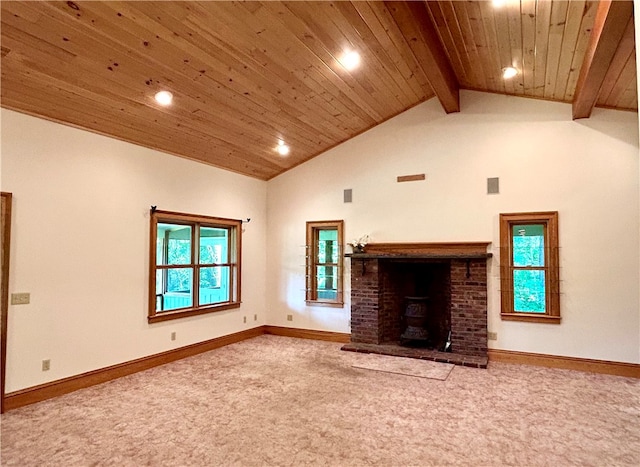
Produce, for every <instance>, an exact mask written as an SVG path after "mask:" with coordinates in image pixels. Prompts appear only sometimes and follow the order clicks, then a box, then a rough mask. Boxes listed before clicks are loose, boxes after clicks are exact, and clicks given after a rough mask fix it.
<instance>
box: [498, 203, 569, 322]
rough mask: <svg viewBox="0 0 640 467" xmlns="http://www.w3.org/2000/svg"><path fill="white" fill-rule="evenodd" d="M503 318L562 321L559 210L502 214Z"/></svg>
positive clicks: (501, 282) (501, 276) (501, 281)
mask: <svg viewBox="0 0 640 467" xmlns="http://www.w3.org/2000/svg"><path fill="white" fill-rule="evenodd" d="M500 256H501V259H500V263H501V264H500V288H501V300H502V306H501V308H502V309H501V316H502V319H506V320H512V321H534V322H546V323H559V322H560V273H559V255H558V213H557V211H553V212H532V213H515V214H500Z"/></svg>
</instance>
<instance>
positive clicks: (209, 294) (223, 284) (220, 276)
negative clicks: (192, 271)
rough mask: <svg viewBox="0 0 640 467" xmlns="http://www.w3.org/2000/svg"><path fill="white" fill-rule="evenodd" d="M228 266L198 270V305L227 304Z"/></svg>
mask: <svg viewBox="0 0 640 467" xmlns="http://www.w3.org/2000/svg"><path fill="white" fill-rule="evenodd" d="M229 269H230V268H229V266H219V267H215V268H200V290H199V292H200V298H199V299H200V305H209V304H211V303H219V302H228V301H229V300H230V298H229Z"/></svg>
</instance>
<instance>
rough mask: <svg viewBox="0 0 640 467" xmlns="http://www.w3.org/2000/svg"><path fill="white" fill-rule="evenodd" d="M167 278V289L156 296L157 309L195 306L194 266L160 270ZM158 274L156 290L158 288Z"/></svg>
mask: <svg viewBox="0 0 640 467" xmlns="http://www.w3.org/2000/svg"><path fill="white" fill-rule="evenodd" d="M158 273H159V274H160V275H164V277H165V278H166V279H165V280H166V290H165V291H164V293H161V294H158V295H161V297H158V296H156V311H162V310H175V309H176V308H190V307H192V306H193V293H192V290H193V268H175V269H164V270H161V271H158ZM157 282H158V280H157V276H156V290H157V285H158V284H157Z"/></svg>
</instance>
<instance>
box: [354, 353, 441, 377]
mask: <svg viewBox="0 0 640 467" xmlns="http://www.w3.org/2000/svg"><path fill="white" fill-rule="evenodd" d="M355 359H356V362H355V363H354V364H353V365H352V366H353V367H354V368H360V369H362V370H373V371H382V372H384V373H393V374H396V375H404V376H414V377H417V378H430V379H438V380H440V381H444V380H446V379H447V377H448V376H449V373H451V370H452V369H453V367H454V365H452V364H451V363H438V362H431V361H428V360H418V359H415V358H403V357H390V356H388V355H375V354H365V355H357V356H356V358H355Z"/></svg>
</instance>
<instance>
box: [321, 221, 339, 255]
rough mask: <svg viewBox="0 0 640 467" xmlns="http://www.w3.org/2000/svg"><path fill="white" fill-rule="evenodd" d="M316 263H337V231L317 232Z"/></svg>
mask: <svg viewBox="0 0 640 467" xmlns="http://www.w3.org/2000/svg"><path fill="white" fill-rule="evenodd" d="M317 253H318V263H337V262H338V231H337V230H336V229H328V230H319V231H318V252H317Z"/></svg>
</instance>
